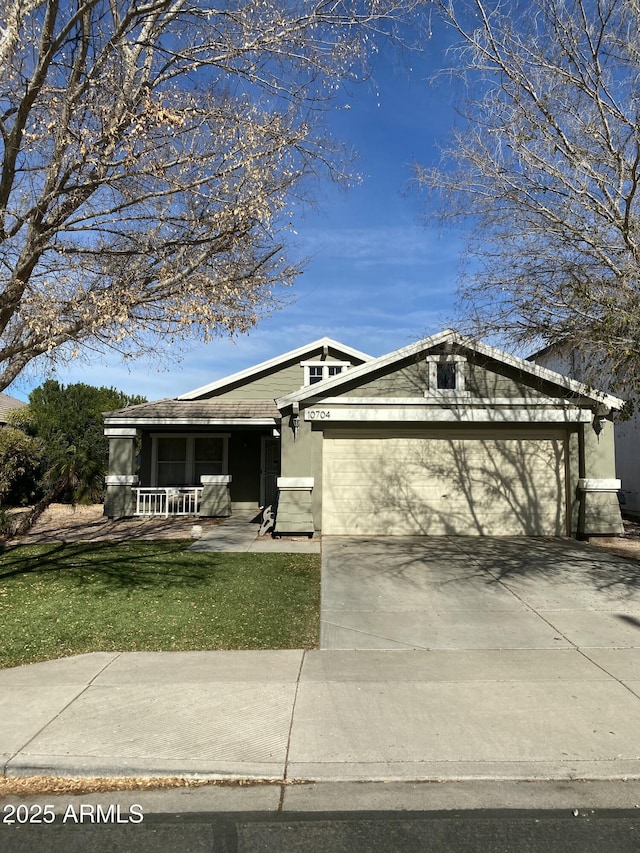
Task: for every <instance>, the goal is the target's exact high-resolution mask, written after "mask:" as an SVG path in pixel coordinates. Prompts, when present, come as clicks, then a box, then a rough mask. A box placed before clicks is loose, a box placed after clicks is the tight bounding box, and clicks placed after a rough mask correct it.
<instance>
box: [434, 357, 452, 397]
mask: <svg viewBox="0 0 640 853" xmlns="http://www.w3.org/2000/svg"><path fill="white" fill-rule="evenodd" d="M436 388H437V389H438V391H455V390H456V365H455V364H453V363H452V362H450V361H445V362H438V364H437V365H436Z"/></svg>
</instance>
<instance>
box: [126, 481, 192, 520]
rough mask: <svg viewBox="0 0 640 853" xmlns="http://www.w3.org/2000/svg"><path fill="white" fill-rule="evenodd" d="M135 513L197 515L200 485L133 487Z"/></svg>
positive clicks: (150, 515)
mask: <svg viewBox="0 0 640 853" xmlns="http://www.w3.org/2000/svg"><path fill="white" fill-rule="evenodd" d="M133 491H134V492H135V495H136V512H135V514H136V515H139V516H144V517H152V516H162V517H163V518H168V517H169V516H170V515H198V512H199V510H200V498H201V497H202V486H184V487H178V486H152V487H144V488H134V489H133Z"/></svg>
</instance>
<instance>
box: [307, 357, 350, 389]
mask: <svg viewBox="0 0 640 853" xmlns="http://www.w3.org/2000/svg"><path fill="white" fill-rule="evenodd" d="M302 367H303V368H304V384H305V385H315V384H316V383H317V382H323V381H324V380H325V379H330V378H331V377H332V376H339V375H340V374H341V373H342V371H343V370H346V369H347V368H348V367H350V362H348V361H303V362H302Z"/></svg>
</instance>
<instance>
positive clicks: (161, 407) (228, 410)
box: [104, 397, 280, 426]
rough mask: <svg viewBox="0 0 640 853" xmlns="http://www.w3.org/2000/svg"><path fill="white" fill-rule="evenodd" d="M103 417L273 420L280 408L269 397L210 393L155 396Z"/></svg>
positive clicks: (112, 421) (116, 420)
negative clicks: (242, 397) (194, 397)
mask: <svg viewBox="0 0 640 853" xmlns="http://www.w3.org/2000/svg"><path fill="white" fill-rule="evenodd" d="M104 417H105V424H107V425H108V426H116V425H118V424H131V423H132V422H136V423H140V424H148V425H156V424H158V425H160V424H163V423H165V422H170V423H171V424H180V423H184V424H204V425H206V424H224V423H228V424H232V423H238V422H239V423H242V422H243V421H248V420H251V421H252V422H253V423H256V422H257V421H262V422H264V423H265V424H272V423H273V424H275V423H276V421H278V420H279V419H280V412H279V410H278V408H277V406H276V405H275V403H274V402H273V400H219V399H217V398H216V397H214V398H212V399H209V400H170V399H167V400H157V401H156V402H152V403H141V404H140V405H139V406H128V407H127V408H125V409H117V410H116V411H113V412H105V413H104Z"/></svg>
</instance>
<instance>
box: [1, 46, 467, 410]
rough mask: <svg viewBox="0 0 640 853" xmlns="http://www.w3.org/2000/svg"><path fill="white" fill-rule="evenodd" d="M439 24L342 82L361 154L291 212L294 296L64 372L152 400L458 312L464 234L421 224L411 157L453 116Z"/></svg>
mask: <svg viewBox="0 0 640 853" xmlns="http://www.w3.org/2000/svg"><path fill="white" fill-rule="evenodd" d="M446 38H447V35H446V33H445V32H443V31H442V30H440V31H439V32H436V33H434V36H433V37H432V38H431V39H430V40H428V41H427V42H426V43H425V45H424V50H423V52H422V53H421V54H416V53H410V52H406V53H404V54H403V55H398V54H397V53H395V52H393V51H391V50H387V49H385V50H384V51H383V52H382V54H381V56H380V58H379V61H378V64H377V66H376V68H375V71H374V79H373V80H371V81H369V82H367V83H362V84H358V85H353V86H350V87H349V90H348V91H347V90H345V91H343V92H341V93H340V95H339V96H338V98H337V101H336V103H335V107H334V108H333V109H332V111H331V115H330V117H329V119H330V127H331V129H332V130H333V133H334V134H335V136H336V137H338V138H339V139H341V140H342V141H344V142H346V143H347V144H348V145H350V146H353V147H354V148H355V149H356V151H357V152H358V154H359V158H358V161H357V163H356V169H357V171H358V172H359V173H360V175H361V182H360V183H359V184H358V185H356V186H353V187H352V188H351V189H349V190H344V189H341V188H338V187H336V186H333V185H332V184H328V183H327V184H320V185H318V186H317V188H316V190H315V197H316V199H317V202H318V204H317V207H315V208H313V209H306V210H300V212H299V216H298V218H297V219H296V220H295V230H296V232H297V236H296V237H295V239H296V241H297V243H296V244H295V251H296V252H297V253H298V255H299V256H302V257H309V258H310V260H309V263H308V264H307V266H306V268H305V271H304V273H303V274H302V275H301V276H300V277H299V278H298V280H297V282H296V284H295V285H294V287H293V288H292V289H291V292H290V294H289V303H290V304H288V305H287V307H285V308H284V309H282V310H279V311H275V312H274V313H273V314H272V316H271V317H269V318H267V319H265V320H263V321H262V322H261V323H260V324H259V325H258V326H257V327H256V328H254V329H253V330H252V331H251V332H250V333H249V334H248V335H244V336H240V337H238V338H236V339H235V341H234V342H231V341H229V340H228V339H220V338H218V339H214V340H213V341H211V342H210V343H208V344H206V345H203V344H193V345H192V346H191V347H190V348H189V349H188V350H187V351H186V352H184V353H183V354H182V356H181V357H180V359H179V360H173V361H172V360H169V361H168V363H167V360H165V363H164V364H158V363H154V361H153V360H151V359H149V360H146V359H145V360H137V361H133V362H129V363H128V364H124V363H122V361H121V360H120V359H119V358H117V357H116V356H113V357H110V358H108V359H105V358H101V357H99V356H96V357H93V358H91V359H90V360H87V359H83V360H79V361H75V362H70V363H69V364H68V365H66V366H64V367H58V368H57V369H56V371H55V373H52V374H49V376H50V377H51V378H55V379H58V380H59V381H60V382H63V383H65V384H66V383H70V382H87V383H89V384H92V385H108V386H114V387H116V388H118V389H120V390H123V391H126V392H127V393H131V394H133V393H135V394H142V395H144V396H145V397H147V398H148V399H157V398H162V397H172V396H176V395H178V394H181V393H184V392H186V391H189V390H190V389H192V388H197V387H200V386H201V385H205V384H207V383H209V382H212V381H214V380H215V379H218V378H220V377H222V376H225V375H227V374H230V373H233V372H235V371H237V370H242V369H244V368H246V367H250V366H251V365H253V364H256V363H258V362H260V361H264V360H266V359H269V358H272V357H274V356H276V355H278V354H280V353H282V352H285V351H286V350H289V349H294V348H296V347H299V346H302V345H303V344H305V343H307V342H309V341H312V340H315V339H317V338H320V337H323V336H325V335H328V336H329V337H332V338H335V339H337V340H339V341H341V342H343V343H345V344H348V345H350V346H352V347H355V348H357V349H360V350H363V351H364V352H367V353H369V354H370V355H373V356H377V355H382V354H384V353H386V352H390V351H391V350H394V349H397V348H398V347H401V346H405V345H406V344H408V343H411V342H412V341H415V340H418V339H419V338H421V337H424V336H426V335H428V334H432V333H434V332H437V331H439V330H440V329H442V328H444V327H445V326H446V325H447V323H448V321H450V320H451V318H452V314H453V302H454V291H455V285H456V278H457V273H458V262H459V257H460V253H461V251H462V241H461V235H460V234H459V233H458V232H456V231H446V232H445V231H443V230H442V229H441V228H440V227H439V226H438V225H437V224H431V225H425V224H424V222H423V221H422V214H423V213H424V212H425V210H426V204H427V199H426V198H425V196H424V195H423V194H421V193H420V191H419V190H418V188H417V187H416V186H415V185H413V183H412V178H413V170H412V166H413V164H414V163H415V162H421V163H424V164H429V163H435V162H437V161H438V158H439V149H438V143H444V142H445V141H446V137H447V134H448V132H449V130H450V128H451V126H452V123H453V122H454V120H455V111H454V108H453V101H454V99H455V97H456V94H457V90H456V88H455V84H451V83H449V82H448V81H447V79H446V78H441V79H440V81H439V82H438V83H437V84H432V83H430V78H431V77H432V75H433V73H434V72H435V70H437V69H438V68H439V67H442V64H443V62H445V61H446V60H445V59H444V58H443V53H444V47H445V39H446ZM45 378H48V377H47V375H44V374H40V375H33V373H31V374H29V375H26V376H25V377H23V378H22V380H21V381H19V382H18V383H16V384H14V385H13V386H12V387H11V388H9V389H7V393H9V394H12V395H14V396H16V397H20V398H22V399H26V397H27V396H28V393H29V391H30V390H31V389H32V388H33V387H35V386H36V385H38V384H40V383H41V382H42V381H43V379H45Z"/></svg>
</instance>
